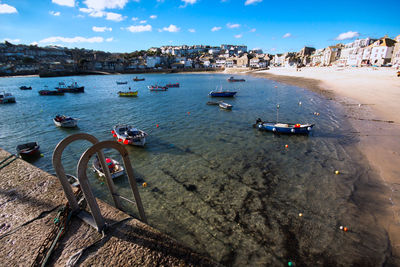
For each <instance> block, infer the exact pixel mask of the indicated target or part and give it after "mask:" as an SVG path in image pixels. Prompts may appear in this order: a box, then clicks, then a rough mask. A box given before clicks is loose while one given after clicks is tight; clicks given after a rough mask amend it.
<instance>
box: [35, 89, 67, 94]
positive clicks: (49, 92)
mask: <svg viewBox="0 0 400 267" xmlns="http://www.w3.org/2000/svg"><path fill="white" fill-rule="evenodd" d="M39 95H64V92H60V91H57V90H40V91H39Z"/></svg>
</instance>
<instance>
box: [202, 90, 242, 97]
mask: <svg viewBox="0 0 400 267" xmlns="http://www.w3.org/2000/svg"><path fill="white" fill-rule="evenodd" d="M236 93H237V92H231V91H211V92H210V93H209V94H208V95H209V96H212V97H233V96H235V95H236Z"/></svg>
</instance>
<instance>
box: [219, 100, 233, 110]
mask: <svg viewBox="0 0 400 267" xmlns="http://www.w3.org/2000/svg"><path fill="white" fill-rule="evenodd" d="M218 105H219V107H220V108H223V109H228V110H231V109H232V107H233V106H232V105H231V104H228V103H225V102H222V101H221V102H219V104H218Z"/></svg>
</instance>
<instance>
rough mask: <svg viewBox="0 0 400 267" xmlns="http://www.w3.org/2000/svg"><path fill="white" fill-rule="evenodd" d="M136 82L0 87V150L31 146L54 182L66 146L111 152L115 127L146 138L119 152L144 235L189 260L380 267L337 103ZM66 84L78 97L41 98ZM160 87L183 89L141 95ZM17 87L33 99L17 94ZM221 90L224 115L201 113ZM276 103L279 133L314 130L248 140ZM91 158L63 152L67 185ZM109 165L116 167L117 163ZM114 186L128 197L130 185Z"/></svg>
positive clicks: (362, 169) (100, 191)
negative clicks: (5, 95)
mask: <svg viewBox="0 0 400 267" xmlns="http://www.w3.org/2000/svg"><path fill="white" fill-rule="evenodd" d="M134 76H136V75H118V76H117V75H116V76H81V77H69V78H46V79H40V78H36V77H34V78H32V77H23V78H2V79H0V88H1V89H0V90H2V89H5V90H6V91H8V92H12V93H13V94H14V95H15V96H16V99H17V103H16V104H9V105H2V106H0V111H1V116H0V120H1V125H0V147H2V148H4V149H6V150H8V151H10V152H13V153H14V152H15V147H16V146H17V144H19V143H24V142H30V141H38V142H39V144H40V146H41V152H42V153H43V154H44V157H43V158H40V159H38V160H37V161H35V162H34V164H35V165H36V166H38V167H40V168H42V169H44V170H46V171H49V172H54V171H53V168H52V165H51V156H52V152H53V149H54V148H55V146H56V144H57V143H58V142H59V141H60V140H62V139H63V138H65V137H66V136H68V135H70V134H73V133H78V132H87V133H89V134H92V135H94V136H96V137H97V138H98V139H99V140H112V137H111V134H110V130H111V128H112V126H113V125H115V124H117V123H129V124H132V125H134V126H137V127H138V128H140V129H142V130H144V131H146V132H147V133H148V134H149V138H148V143H147V144H146V147H145V148H138V147H127V149H128V151H129V154H130V158H131V162H132V164H133V167H134V170H135V174H136V178H137V180H138V182H140V183H139V185H140V184H141V183H142V182H143V181H146V182H147V184H148V186H147V187H146V188H140V193H141V197H142V201H143V203H144V206H145V211H146V214H147V216H148V221H149V224H150V225H153V226H155V227H156V228H157V229H159V230H161V231H162V232H165V233H168V234H169V235H171V236H173V237H174V238H176V239H177V240H179V241H180V242H183V243H184V244H186V245H188V246H190V247H192V248H193V249H195V250H196V251H198V252H201V253H204V254H206V255H208V256H210V257H212V258H214V259H215V260H217V261H219V262H220V263H222V264H224V265H235V266H264V265H268V264H269V265H274V266H277V265H287V262H288V261H294V262H296V263H297V264H298V265H302V264H305V265H325V266H327V265H345V266H346V265H351V264H361V265H364V266H368V265H379V264H380V263H381V262H382V261H383V260H384V251H385V249H387V247H386V246H387V240H386V239H385V238H386V237H385V233H384V232H383V231H380V230H376V229H375V232H374V234H372V233H371V232H370V231H369V227H368V225H369V224H373V223H374V220H373V216H372V215H368V214H367V215H365V214H364V213H362V215H360V214H361V212H360V211H359V209H358V205H359V203H356V202H357V201H356V200H357V199H356V197H355V196H354V190H355V188H354V183H355V182H356V181H358V180H360V179H362V177H366V176H368V175H369V169H368V168H367V167H366V166H364V165H363V164H361V163H360V161H362V158H361V156H360V154H359V153H358V152H357V150H356V149H354V143H356V141H357V138H356V136H355V134H354V133H352V129H351V127H350V126H349V125H348V123H347V122H346V121H345V120H344V119H343V114H342V111H341V110H340V109H338V108H337V107H336V106H335V104H334V103H333V102H331V101H327V100H326V99H323V98H321V97H320V96H318V95H317V94H314V93H312V92H309V91H307V90H305V89H301V88H297V87H293V86H288V85H283V84H278V83H276V82H273V81H269V80H265V79H259V78H253V77H249V76H247V77H245V78H246V80H247V81H246V82H245V83H228V82H227V81H226V79H227V78H228V77H229V76H226V75H218V74H216V75H212V74H200V75H196V74H174V75H172V74H168V75H145V77H146V81H144V82H136V83H134V82H133V81H132V78H133V77H134ZM62 80H64V81H67V82H68V81H77V82H78V83H79V84H82V85H84V86H85V93H84V94H66V95H64V96H39V95H38V92H37V91H39V90H41V89H42V88H43V87H44V85H48V86H49V88H53V87H54V86H56V84H57V83H58V82H59V81H62ZM116 81H129V84H128V85H116ZM166 82H172V83H173V82H180V83H181V88H171V89H169V90H168V91H167V92H149V90H148V89H147V88H146V87H145V86H146V85H149V84H154V83H160V84H163V83H166ZM21 85H28V86H29V85H30V86H32V87H33V90H31V91H20V90H19V89H18V87H19V86H21ZM220 85H222V86H223V88H224V89H230V90H237V91H238V94H237V97H235V98H233V99H226V102H228V103H230V104H232V105H233V106H234V107H233V110H232V111H225V110H220V109H219V108H218V107H217V106H208V105H206V102H207V101H209V100H210V99H209V97H208V93H209V91H211V90H213V89H215V87H216V86H220ZM275 85H276V86H277V88H275ZM128 86H130V87H132V89H134V90H135V89H138V90H139V97H138V98H119V97H118V95H117V93H116V92H117V91H119V90H126V89H127V88H128ZM299 101H301V102H302V105H299V104H298V103H299ZM276 103H279V104H280V112H279V118H280V121H289V122H294V123H298V122H312V123H316V126H315V127H314V132H313V133H312V134H311V135H310V136H285V135H283V136H278V135H274V134H271V133H267V132H259V131H257V130H255V129H253V128H252V124H253V123H254V122H255V120H256V118H258V117H261V118H262V119H264V120H275V118H276V112H275V106H276ZM314 112H319V113H320V114H321V115H320V116H315V115H313V113H314ZM58 113H60V114H66V115H70V116H72V117H77V118H79V119H80V120H79V122H78V126H79V128H77V129H60V128H56V127H55V126H54V124H53V122H52V117H54V116H55V115H56V114H58ZM156 124H159V128H157V127H156ZM286 144H287V145H288V148H285V145H286ZM88 147H89V144H88V143H85V142H76V143H73V144H71V145H70V146H69V147H68V148H67V149H66V150H65V152H64V156H63V164H64V167H65V170H66V171H67V172H68V173H75V172H76V170H75V168H76V164H77V162H78V160H79V157H80V155H81V154H82V153H83V152H84V150H85V149H86V148H88ZM106 153H107V155H112V156H113V157H115V158H117V159H118V156H117V155H116V153H115V152H114V151H107V152H106ZM335 170H340V171H341V175H334V171H335ZM88 173H89V171H88ZM90 173H91V172H90ZM90 179H91V184H92V186H93V187H94V191H95V194H96V195H97V196H98V197H100V198H102V199H104V200H106V201H107V202H109V203H111V198H110V197H109V195H108V194H107V189H106V186H105V185H104V183H103V182H102V181H100V180H98V179H97V178H96V177H95V176H94V175H93V174H91V176H90ZM115 183H116V186H117V188H118V190H119V192H120V193H121V194H122V195H125V196H130V192H129V190H128V189H127V188H129V187H128V181H127V179H118V180H115ZM126 208H129V207H126ZM131 211H132V212H133V213H134V214H137V212H136V209H131ZM299 213H302V214H303V216H302V217H299V215H298V214H299ZM340 225H351V229H352V232H351V233H346V234H345V233H343V232H342V231H339V230H338V228H339V226H340ZM360 244H361V245H360Z"/></svg>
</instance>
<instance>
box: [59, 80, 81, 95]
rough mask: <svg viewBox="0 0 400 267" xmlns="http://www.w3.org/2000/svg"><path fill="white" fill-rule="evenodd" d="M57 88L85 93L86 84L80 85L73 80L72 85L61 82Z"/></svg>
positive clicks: (62, 90) (69, 91) (63, 90)
mask: <svg viewBox="0 0 400 267" xmlns="http://www.w3.org/2000/svg"><path fill="white" fill-rule="evenodd" d="M56 89H57V90H58V91H59V92H63V93H84V89H85V87H84V86H79V85H78V83H77V82H72V83H71V84H70V85H66V84H65V83H64V82H59V83H58V86H57V87H56Z"/></svg>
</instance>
